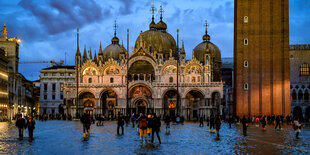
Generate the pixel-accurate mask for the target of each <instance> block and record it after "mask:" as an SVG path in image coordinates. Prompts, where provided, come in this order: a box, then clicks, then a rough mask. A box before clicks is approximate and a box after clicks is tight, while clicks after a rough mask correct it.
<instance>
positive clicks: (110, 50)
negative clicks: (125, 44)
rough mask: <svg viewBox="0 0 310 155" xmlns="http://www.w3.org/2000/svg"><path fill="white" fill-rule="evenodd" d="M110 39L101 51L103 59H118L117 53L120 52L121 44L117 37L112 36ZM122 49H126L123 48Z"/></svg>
mask: <svg viewBox="0 0 310 155" xmlns="http://www.w3.org/2000/svg"><path fill="white" fill-rule="evenodd" d="M111 41H112V44H110V45H109V46H107V47H106V48H105V49H104V50H103V52H102V53H103V59H104V61H106V60H108V59H110V58H111V57H112V58H113V59H114V60H120V56H119V55H120V53H121V52H122V45H120V44H119V39H118V38H117V37H116V36H114V37H113V38H112V40H111ZM124 51H126V50H125V48H124ZM124 51H123V52H124Z"/></svg>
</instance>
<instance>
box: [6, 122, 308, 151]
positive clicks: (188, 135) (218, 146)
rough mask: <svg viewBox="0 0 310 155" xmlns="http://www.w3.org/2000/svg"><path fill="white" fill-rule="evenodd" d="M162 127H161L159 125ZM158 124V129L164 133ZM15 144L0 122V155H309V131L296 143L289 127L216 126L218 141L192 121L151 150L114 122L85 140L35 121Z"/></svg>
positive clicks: (78, 131) (74, 127)
mask: <svg viewBox="0 0 310 155" xmlns="http://www.w3.org/2000/svg"><path fill="white" fill-rule="evenodd" d="M162 124H163V123H162ZM164 129H165V128H164V126H162V128H161V131H164ZM24 136H25V138H24V140H22V141H19V140H18V139H17V137H18V131H17V129H16V127H15V126H14V124H12V123H6V122H1V123H0V154H2V153H3V154H244V153H255V154H291V153H294V154H310V147H309V146H310V139H309V137H310V128H309V127H305V128H303V129H302V132H301V134H300V138H301V139H300V140H295V133H294V131H293V129H292V128H291V126H286V125H285V126H284V128H283V130H281V131H275V130H274V129H273V128H272V127H271V126H268V127H267V130H266V131H265V132H262V131H261V128H256V127H255V126H254V125H250V127H249V128H248V136H247V137H244V136H242V129H241V126H234V125H233V127H232V128H231V129H229V128H228V124H226V123H224V124H222V128H221V130H220V139H219V140H217V139H216V134H213V133H209V132H208V127H207V126H205V127H199V124H198V123H189V122H187V123H185V124H184V125H172V126H171V135H165V134H164V133H162V132H161V133H160V136H161V140H162V144H161V145H159V144H158V141H157V138H155V137H154V138H155V143H156V144H155V147H154V148H152V147H145V146H141V143H140V140H139V136H138V134H137V132H136V128H132V127H131V126H128V127H125V135H123V136H117V135H116V122H114V121H109V122H105V125H104V126H96V125H92V126H91V136H90V139H89V141H85V142H84V141H81V138H82V125H81V123H80V122H78V121H46V122H39V121H37V125H36V129H35V131H34V138H35V140H34V141H32V142H28V131H27V130H26V131H25V133H24Z"/></svg>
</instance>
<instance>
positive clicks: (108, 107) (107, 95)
mask: <svg viewBox="0 0 310 155" xmlns="http://www.w3.org/2000/svg"><path fill="white" fill-rule="evenodd" d="M115 106H117V94H116V93H115V92H114V91H113V90H106V91H104V92H103V93H102V95H101V104H100V108H101V112H100V113H101V114H103V115H104V116H105V117H106V118H110V119H113V118H114V117H115V116H116V112H115Z"/></svg>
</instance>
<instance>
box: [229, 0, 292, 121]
mask: <svg viewBox="0 0 310 155" xmlns="http://www.w3.org/2000/svg"><path fill="white" fill-rule="evenodd" d="M288 11H289V9H288V0H281V1H280V0H266V1H261V0H235V17H234V18H235V21H234V22H235V26H234V73H235V74H234V93H235V94H234V100H235V111H236V115H238V116H243V115H273V114H274V115H290V113H291V106H290V72H289V68H290V66H289V65H290V64H289V18H288V15H289V14H288Z"/></svg>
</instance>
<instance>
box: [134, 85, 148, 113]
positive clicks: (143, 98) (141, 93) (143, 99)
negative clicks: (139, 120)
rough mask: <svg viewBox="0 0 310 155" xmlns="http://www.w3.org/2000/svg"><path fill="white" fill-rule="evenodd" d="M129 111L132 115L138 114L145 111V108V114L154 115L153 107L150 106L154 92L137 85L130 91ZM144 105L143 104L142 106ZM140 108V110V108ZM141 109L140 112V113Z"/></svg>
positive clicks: (144, 86)
mask: <svg viewBox="0 0 310 155" xmlns="http://www.w3.org/2000/svg"><path fill="white" fill-rule="evenodd" d="M129 100H130V103H131V104H130V105H129V111H130V112H131V113H135V114H138V113H139V112H141V111H143V107H142V106H144V107H145V112H144V113H152V112H153V106H152V105H151V104H150V103H151V102H152V100H153V99H152V91H151V90H150V88H149V87H147V86H146V85H142V84H139V85H136V86H134V87H132V88H131V89H130V90H129ZM142 103H143V104H142ZM139 106H140V108H139ZM139 109H140V111H139Z"/></svg>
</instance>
